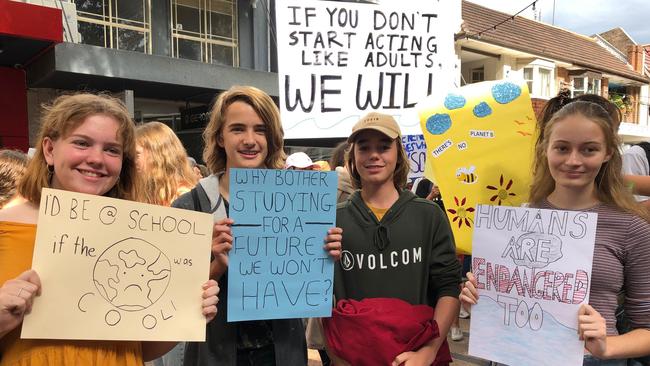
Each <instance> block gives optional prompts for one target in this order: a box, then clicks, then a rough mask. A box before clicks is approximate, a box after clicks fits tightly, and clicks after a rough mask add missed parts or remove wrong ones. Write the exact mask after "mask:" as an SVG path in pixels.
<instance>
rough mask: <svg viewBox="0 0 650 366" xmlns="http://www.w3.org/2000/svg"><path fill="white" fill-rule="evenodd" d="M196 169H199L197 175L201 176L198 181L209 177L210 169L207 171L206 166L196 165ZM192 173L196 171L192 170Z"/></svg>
mask: <svg viewBox="0 0 650 366" xmlns="http://www.w3.org/2000/svg"><path fill="white" fill-rule="evenodd" d="M196 168H198V169H199V175H201V177H200V178H199V179H201V178H205V177H207V176H209V175H210V169H208V167H207V166H205V165H203V164H196ZM194 171H195V172H196V169H194Z"/></svg>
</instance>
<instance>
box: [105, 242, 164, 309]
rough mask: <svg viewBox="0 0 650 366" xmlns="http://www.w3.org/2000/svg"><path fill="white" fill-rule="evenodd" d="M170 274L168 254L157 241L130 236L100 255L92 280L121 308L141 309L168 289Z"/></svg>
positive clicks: (152, 302) (106, 297)
mask: <svg viewBox="0 0 650 366" xmlns="http://www.w3.org/2000/svg"><path fill="white" fill-rule="evenodd" d="M170 275H171V263H170V262H169V258H167V256H166V255H165V254H164V253H163V252H161V251H160V249H158V248H157V247H155V246H154V245H152V244H150V243H148V242H146V241H144V240H142V239H137V238H128V239H124V240H121V241H118V242H117V243H115V244H113V245H111V246H110V247H108V248H107V249H106V250H105V251H104V252H103V253H102V254H101V255H100V256H99V258H98V259H97V262H96V263H95V268H94V270H93V282H94V283H95V287H96V288H97V291H99V293H100V294H101V295H102V297H103V298H104V299H106V301H108V302H110V303H111V304H113V306H115V307H116V308H118V309H121V310H125V311H138V310H143V309H146V308H148V307H149V306H151V305H153V304H154V303H155V302H156V301H158V299H160V297H161V296H162V295H163V294H164V293H165V290H166V289H167V285H169V278H170Z"/></svg>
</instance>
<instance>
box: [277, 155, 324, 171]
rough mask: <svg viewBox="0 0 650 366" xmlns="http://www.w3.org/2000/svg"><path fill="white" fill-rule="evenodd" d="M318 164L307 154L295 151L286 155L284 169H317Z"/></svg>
mask: <svg viewBox="0 0 650 366" xmlns="http://www.w3.org/2000/svg"><path fill="white" fill-rule="evenodd" d="M318 168H319V166H318V165H316V164H314V162H313V161H312V160H311V158H310V157H309V155H307V154H305V153H304V152H302V151H300V152H295V153H293V154H291V155H289V156H288V157H287V161H285V163H284V169H296V170H318Z"/></svg>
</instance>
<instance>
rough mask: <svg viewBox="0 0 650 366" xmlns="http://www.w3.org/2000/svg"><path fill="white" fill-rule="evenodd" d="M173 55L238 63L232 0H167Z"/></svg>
mask: <svg viewBox="0 0 650 366" xmlns="http://www.w3.org/2000/svg"><path fill="white" fill-rule="evenodd" d="M171 2H172V54H173V55H174V57H178V58H184V59H188V60H196V61H203V62H209V63H213V64H219V65H228V66H239V52H238V51H237V47H238V44H237V6H236V3H235V2H234V0H171Z"/></svg>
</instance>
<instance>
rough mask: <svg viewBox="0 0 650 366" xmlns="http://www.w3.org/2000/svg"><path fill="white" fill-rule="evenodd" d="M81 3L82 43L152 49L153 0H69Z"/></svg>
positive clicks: (77, 3) (127, 48)
mask: <svg viewBox="0 0 650 366" xmlns="http://www.w3.org/2000/svg"><path fill="white" fill-rule="evenodd" d="M69 1H70V2H73V3H74V4H75V5H76V7H77V20H78V22H79V34H80V35H81V43H84V44H90V45H93V46H101V47H108V48H116V49H120V50H126V51H136V52H143V53H151V2H150V0H69Z"/></svg>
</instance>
